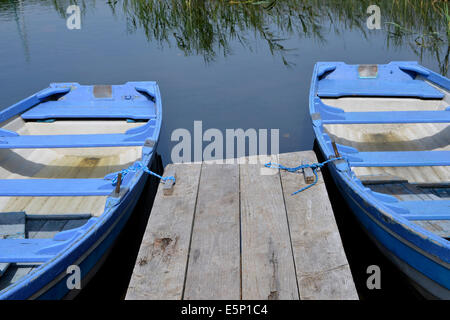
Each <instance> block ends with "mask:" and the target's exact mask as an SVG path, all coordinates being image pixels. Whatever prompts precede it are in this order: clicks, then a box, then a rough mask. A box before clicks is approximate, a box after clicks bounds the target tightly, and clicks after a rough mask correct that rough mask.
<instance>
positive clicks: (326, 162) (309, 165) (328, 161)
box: [264, 157, 344, 196]
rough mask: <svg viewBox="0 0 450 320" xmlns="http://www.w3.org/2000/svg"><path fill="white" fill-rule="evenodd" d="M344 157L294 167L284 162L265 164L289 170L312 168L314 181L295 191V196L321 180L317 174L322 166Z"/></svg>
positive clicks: (269, 166) (268, 166)
mask: <svg viewBox="0 0 450 320" xmlns="http://www.w3.org/2000/svg"><path fill="white" fill-rule="evenodd" d="M343 159H344V158H343V157H337V158H332V159H329V160H326V161H324V162H316V163H307V164H302V165H299V166H298V167H292V168H289V167H285V166H283V165H282V164H278V163H272V162H268V163H266V164H265V165H264V166H265V167H267V168H273V169H280V170H284V171H287V172H297V171H299V170H303V169H306V168H311V169H312V171H313V173H314V176H315V179H314V181H313V182H312V183H311V184H309V185H307V186H306V187H303V188H301V189H299V190H297V191H295V192H293V193H292V194H291V195H292V196H294V195H296V194H297V193H300V192H303V191H305V190H307V189H309V188H311V187H312V186H314V185H315V184H317V181H318V180H319V176H318V175H317V170H318V169H320V168H322V167H323V166H325V165H326V164H328V163H330V162H333V161H337V160H343Z"/></svg>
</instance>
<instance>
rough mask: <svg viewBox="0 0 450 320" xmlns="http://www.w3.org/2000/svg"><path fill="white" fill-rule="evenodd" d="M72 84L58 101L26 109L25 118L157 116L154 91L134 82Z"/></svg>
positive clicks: (139, 118) (128, 117) (125, 117)
mask: <svg viewBox="0 0 450 320" xmlns="http://www.w3.org/2000/svg"><path fill="white" fill-rule="evenodd" d="M70 85H71V88H72V89H71V90H70V92H68V93H66V94H65V95H64V96H62V97H60V98H59V99H58V100H56V101H52V100H50V101H43V102H41V103H40V104H38V105H37V106H35V107H33V108H31V109H30V110H28V111H26V112H24V113H23V114H22V115H21V116H22V119H24V120H46V119H74V118H76V119H92V118H94V119H133V120H149V119H152V118H155V117H156V106H155V102H154V101H152V100H154V97H153V96H151V94H149V92H150V91H147V92H144V91H143V90H139V87H136V86H135V84H133V83H127V84H126V85H121V86H94V87H91V86H81V85H79V84H70ZM146 89H147V88H146ZM150 93H151V92H150Z"/></svg>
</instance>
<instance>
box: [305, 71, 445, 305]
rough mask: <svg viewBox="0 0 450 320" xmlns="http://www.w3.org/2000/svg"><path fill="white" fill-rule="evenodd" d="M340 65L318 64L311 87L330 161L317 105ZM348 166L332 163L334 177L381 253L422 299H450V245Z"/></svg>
mask: <svg viewBox="0 0 450 320" xmlns="http://www.w3.org/2000/svg"><path fill="white" fill-rule="evenodd" d="M339 64H340V63H318V64H317V65H316V67H315V69H314V73H313V78H312V84H311V91H310V101H309V108H310V114H311V117H312V120H313V129H314V132H315V136H316V139H317V142H318V145H319V147H320V150H321V152H322V154H323V157H324V158H325V159H330V158H332V157H334V156H335V152H334V150H333V148H332V144H331V139H330V137H329V136H328V134H327V132H326V131H325V130H324V127H323V123H322V119H325V118H324V117H325V115H324V114H322V113H321V112H323V109H320V107H321V106H320V105H319V104H318V103H317V90H318V82H320V80H321V79H323V77H322V76H323V75H324V74H326V72H330V71H332V68H330V67H329V66H332V65H339ZM398 65H402V66H403V65H404V66H406V67H405V68H408V69H409V70H415V69H418V67H417V65H416V64H414V63H408V62H404V63H403V62H399V63H398ZM393 66H395V64H393ZM420 70H422V69H420ZM421 72H422V71H421ZM427 72H428V70H427ZM428 80H429V81H432V82H435V83H437V84H439V85H440V86H442V87H444V88H448V87H449V86H450V84H449V81H448V79H446V78H443V77H442V76H439V75H437V74H434V73H432V72H431V71H429V73H428ZM338 89H339V88H338ZM365 89H366V88H365ZM367 90H371V88H368V89H367ZM325 113H326V110H325ZM341 115H342V114H341ZM320 116H322V117H320ZM323 121H325V120H323ZM367 123H368V122H367ZM341 147H342V146H341ZM345 161H346V160H341V163H339V161H338V162H333V163H330V164H329V171H330V173H331V175H332V177H333V180H334V182H335V183H336V185H337V187H338V189H339V190H340V193H341V194H342V196H343V197H344V199H345V201H346V203H347V204H348V206H349V207H350V208H351V211H352V213H353V214H354V215H355V217H356V218H357V220H358V221H359V223H360V224H361V226H362V228H363V229H364V230H365V231H366V233H367V234H368V235H369V237H370V238H371V239H372V240H373V241H374V243H375V244H376V245H377V247H378V248H379V249H380V250H381V251H382V252H383V253H384V254H385V255H386V256H387V257H388V258H389V259H390V260H391V261H392V262H393V263H394V264H395V265H396V266H397V267H398V268H399V269H400V270H401V271H402V272H403V273H405V274H406V275H407V276H408V277H409V278H410V279H411V280H412V282H413V284H414V285H415V286H416V287H417V288H418V289H419V290H420V292H421V293H422V294H424V295H425V296H426V297H432V298H440V299H450V245H449V242H448V241H446V240H445V239H443V238H441V237H439V236H437V235H435V234H433V233H431V232H429V231H427V230H424V229H422V228H420V227H419V226H418V225H416V224H414V223H413V222H411V221H409V220H407V219H406V218H404V217H402V216H401V215H400V214H398V213H397V212H396V211H395V209H393V207H394V206H392V207H391V206H390V204H391V203H392V202H391V201H392V200H389V199H388V197H385V196H384V195H382V194H377V193H375V192H372V191H370V189H368V188H365V187H364V186H363V185H362V184H361V182H360V181H359V180H358V179H357V178H356V177H355V175H354V174H353V172H352V171H351V170H350V168H349V165H348V163H345ZM393 201H395V199H393Z"/></svg>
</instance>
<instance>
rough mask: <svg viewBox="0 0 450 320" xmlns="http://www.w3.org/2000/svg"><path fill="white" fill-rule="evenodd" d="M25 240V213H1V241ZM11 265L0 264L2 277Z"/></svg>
mask: <svg viewBox="0 0 450 320" xmlns="http://www.w3.org/2000/svg"><path fill="white" fill-rule="evenodd" d="M15 238H25V213H24V212H2V213H0V239H15ZM9 265H10V264H9V263H0V277H1V276H2V275H3V274H4V273H5V271H6V269H7V268H8V267H9Z"/></svg>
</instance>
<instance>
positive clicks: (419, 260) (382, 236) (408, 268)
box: [319, 143, 450, 299]
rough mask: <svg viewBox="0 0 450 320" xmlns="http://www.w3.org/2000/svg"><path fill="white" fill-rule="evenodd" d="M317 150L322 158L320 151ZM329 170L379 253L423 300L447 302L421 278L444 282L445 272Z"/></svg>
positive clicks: (447, 295)
mask: <svg viewBox="0 0 450 320" xmlns="http://www.w3.org/2000/svg"><path fill="white" fill-rule="evenodd" d="M319 146H320V143H319ZM320 150H321V152H322V155H323V156H325V154H324V152H323V150H322V148H320ZM329 169H330V170H329V171H330V174H331V176H332V178H333V180H334V182H335V184H336V186H337V187H338V189H339V191H340V193H341V195H342V197H343V198H344V199H345V202H346V203H347V205H348V206H349V207H350V209H351V211H352V213H353V215H354V216H355V217H356V219H357V220H358V222H359V224H360V225H361V226H362V228H363V229H364V231H365V232H366V234H367V235H368V236H369V238H370V239H371V240H372V241H373V242H374V243H375V245H376V246H377V247H378V248H379V250H380V251H381V252H382V253H383V254H384V255H385V256H386V257H387V258H388V259H389V260H390V261H391V262H392V263H393V264H394V265H396V266H397V268H399V270H401V271H402V272H403V273H404V274H405V275H406V276H407V277H408V278H409V279H410V280H411V282H412V283H413V284H414V286H415V287H416V288H417V289H418V291H419V292H420V293H421V294H422V295H424V296H425V297H427V298H438V299H450V290H449V289H448V288H445V287H443V286H441V285H440V284H439V283H438V282H436V281H434V280H432V279H431V278H429V277H427V276H426V275H425V272H426V273H428V274H435V275H440V276H439V277H438V278H445V277H447V276H448V269H446V268H445V267H444V266H442V265H441V264H440V263H438V262H436V261H434V260H433V259H430V257H428V256H426V255H424V251H423V249H420V248H418V247H415V246H414V245H413V244H411V243H410V242H409V241H408V240H407V239H405V237H404V236H402V235H401V234H399V233H396V232H395V231H393V230H392V229H390V228H388V227H387V226H386V221H382V218H381V217H383V213H382V212H380V211H378V210H377V208H375V207H373V206H370V205H368V203H367V201H365V200H364V199H363V198H362V197H360V196H359V195H358V194H357V193H356V192H355V191H354V190H353V189H352V188H351V187H350V186H349V185H348V183H347V182H346V181H345V178H344V177H343V175H342V174H341V173H339V172H338V171H337V170H336V167H335V166H334V165H330V166H329ZM413 266H415V267H413ZM421 266H422V267H423V269H422V268H421ZM421 269H422V270H421ZM424 269H426V271H425V270H424ZM447 281H448V279H447Z"/></svg>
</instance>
